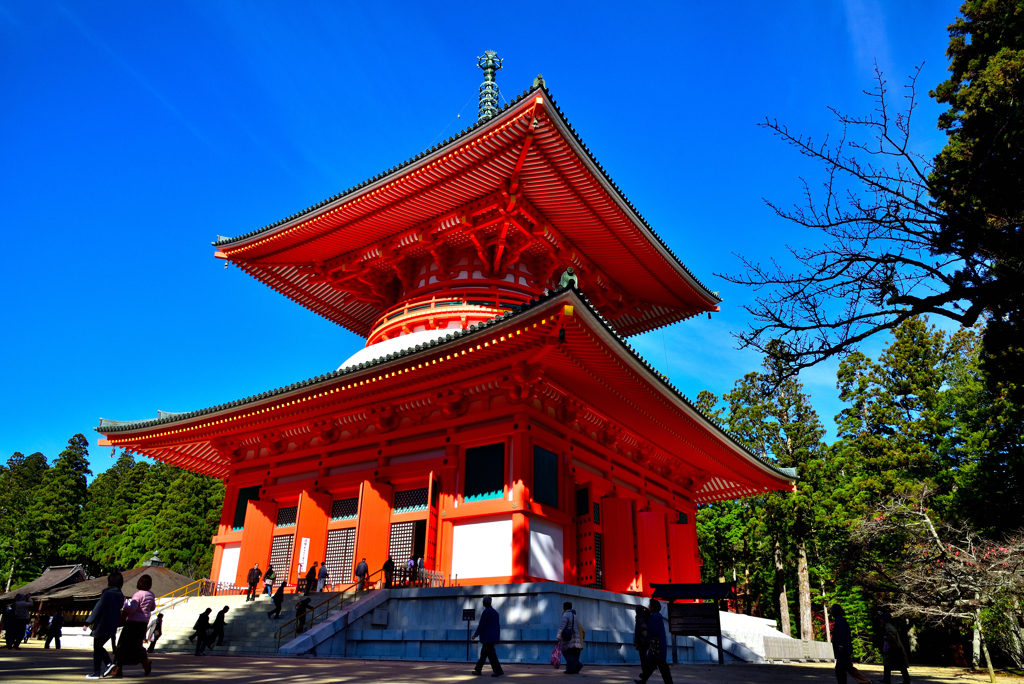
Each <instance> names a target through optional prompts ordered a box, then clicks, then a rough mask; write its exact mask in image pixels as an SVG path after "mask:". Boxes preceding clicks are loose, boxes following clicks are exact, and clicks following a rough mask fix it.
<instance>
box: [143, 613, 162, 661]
mask: <svg viewBox="0 0 1024 684" xmlns="http://www.w3.org/2000/svg"><path fill="white" fill-rule="evenodd" d="M163 635H164V614H163V613H157V616H156V620H154V621H153V623H152V624H150V626H149V631H148V632H146V640H147V641H148V642H149V648H147V649H146V653H152V652H153V649H155V648H156V642H157V641H159V640H160V637H162V636H163Z"/></svg>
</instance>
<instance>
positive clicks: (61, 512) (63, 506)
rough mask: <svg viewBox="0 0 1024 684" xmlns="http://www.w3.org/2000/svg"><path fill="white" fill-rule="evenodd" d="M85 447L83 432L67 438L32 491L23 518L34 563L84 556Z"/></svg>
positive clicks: (59, 562)
mask: <svg viewBox="0 0 1024 684" xmlns="http://www.w3.org/2000/svg"><path fill="white" fill-rule="evenodd" d="M88 447H89V442H88V441H86V439H85V437H84V436H83V435H80V434H79V435H75V436H74V437H72V438H71V439H70V440H68V446H67V448H66V449H64V451H62V452H61V453H60V455H59V456H58V457H57V459H56V460H55V461H54V462H53V467H52V468H50V469H48V470H47V471H46V472H45V473H44V474H43V477H42V480H41V482H40V484H39V486H38V487H36V489H35V490H34V492H33V501H32V504H31V505H30V506H29V508H28V511H27V513H26V519H27V524H28V525H27V526H28V528H29V529H31V530H32V534H33V538H32V541H31V551H30V552H31V553H32V555H33V557H34V559H35V560H36V562H37V563H40V564H42V565H56V564H64V563H77V562H79V561H82V560H84V559H85V549H84V547H83V543H82V534H81V532H82V528H81V518H82V509H83V507H84V506H85V504H86V501H87V500H88V495H89V490H88V487H87V485H86V476H87V475H91V474H92V471H91V470H89V460H88V456H89V448H88Z"/></svg>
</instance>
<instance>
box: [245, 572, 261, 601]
mask: <svg viewBox="0 0 1024 684" xmlns="http://www.w3.org/2000/svg"><path fill="white" fill-rule="evenodd" d="M261 577H263V571H262V570H260V564H259V563H257V564H256V565H254V566H252V568H250V569H249V573H248V574H247V575H246V576H245V581H246V582H247V583H248V584H249V591H248V592H246V594H245V601H246V603H248V602H249V601H255V600H256V585H257V584H259V583H260V578H261Z"/></svg>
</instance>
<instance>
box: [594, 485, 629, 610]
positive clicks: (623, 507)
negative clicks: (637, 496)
mask: <svg viewBox="0 0 1024 684" xmlns="http://www.w3.org/2000/svg"><path fill="white" fill-rule="evenodd" d="M634 508H635V502H634V501H633V499H620V498H618V497H610V496H609V497H605V498H603V499H601V509H602V510H601V527H602V528H603V530H604V550H603V555H604V588H605V589H607V590H609V591H619V592H624V591H629V588H630V586H631V585H632V584H633V580H635V579H636V558H635V556H634V553H635V549H636V543H635V537H634V534H633V511H634Z"/></svg>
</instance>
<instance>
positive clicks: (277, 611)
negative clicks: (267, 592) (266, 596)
mask: <svg viewBox="0 0 1024 684" xmlns="http://www.w3.org/2000/svg"><path fill="white" fill-rule="evenodd" d="M271 601H273V602H274V608H273V610H268V611H267V617H268V618H270V619H271V620H280V619H281V606H282V605H284V582H281V584H280V585H279V586H278V587H277V591H275V592H274V596H273V597H272V598H271Z"/></svg>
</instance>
